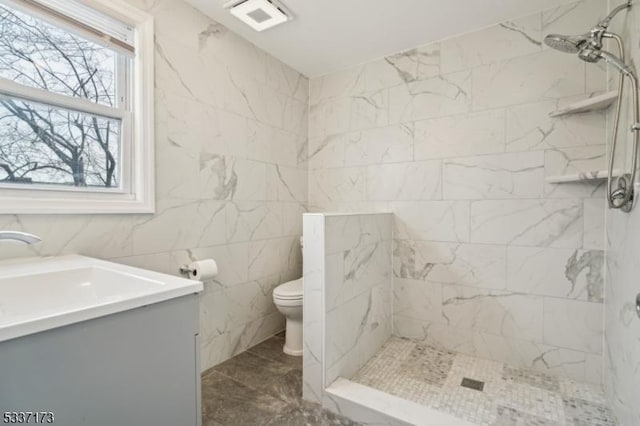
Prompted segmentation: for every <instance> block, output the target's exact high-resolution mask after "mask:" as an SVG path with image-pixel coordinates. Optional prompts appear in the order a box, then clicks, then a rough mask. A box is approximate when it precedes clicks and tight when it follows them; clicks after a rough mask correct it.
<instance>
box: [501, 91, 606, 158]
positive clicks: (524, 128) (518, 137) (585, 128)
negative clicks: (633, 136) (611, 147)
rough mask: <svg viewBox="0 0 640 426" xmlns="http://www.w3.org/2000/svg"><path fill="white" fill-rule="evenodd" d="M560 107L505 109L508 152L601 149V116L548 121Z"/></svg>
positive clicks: (542, 105)
mask: <svg viewBox="0 0 640 426" xmlns="http://www.w3.org/2000/svg"><path fill="white" fill-rule="evenodd" d="M572 100H573V99H572ZM567 102H568V101H567ZM559 103H560V102H559V101H543V102H536V103H531V104H524V105H517V106H513V107H508V108H507V135H506V138H507V144H506V148H507V151H531V150H537V149H550V148H565V147H573V146H585V145H601V144H602V142H603V141H604V140H606V136H605V131H606V126H605V116H604V115H603V114H601V113H587V114H574V115H571V116H568V117H549V113H550V112H552V111H555V110H556V109H558V108H559V107H560V106H559Z"/></svg>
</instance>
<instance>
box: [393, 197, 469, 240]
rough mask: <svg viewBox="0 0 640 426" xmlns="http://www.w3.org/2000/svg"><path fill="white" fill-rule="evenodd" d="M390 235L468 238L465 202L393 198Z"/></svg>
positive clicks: (416, 238) (399, 236)
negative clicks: (393, 223)
mask: <svg viewBox="0 0 640 426" xmlns="http://www.w3.org/2000/svg"><path fill="white" fill-rule="evenodd" d="M389 208H390V210H391V211H393V212H394V215H395V216H394V222H395V228H394V230H395V232H394V236H395V238H398V239H403V240H412V239H415V240H425V241H427V240H431V241H452V242H465V241H469V203H468V202H465V201H394V202H390V203H389Z"/></svg>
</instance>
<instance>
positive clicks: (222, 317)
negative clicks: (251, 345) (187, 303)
mask: <svg viewBox="0 0 640 426" xmlns="http://www.w3.org/2000/svg"><path fill="white" fill-rule="evenodd" d="M270 287H272V286H265V287H262V286H261V285H260V283H258V282H257V281H250V282H248V283H243V284H237V285H235V286H232V287H230V288H227V289H225V290H224V291H213V292H208V293H205V294H203V296H202V298H203V300H202V303H203V304H204V305H205V306H206V308H205V310H204V313H205V315H204V316H203V318H202V320H203V323H204V324H206V328H208V329H209V330H211V331H210V332H209V335H210V336H211V333H216V334H224V333H229V332H231V331H232V330H233V329H234V328H235V327H238V326H240V325H244V324H246V323H248V322H251V321H252V320H253V318H255V317H256V316H260V317H262V316H264V315H266V314H270V313H274V312H276V307H275V305H274V304H273V298H272V296H271V290H272V288H270Z"/></svg>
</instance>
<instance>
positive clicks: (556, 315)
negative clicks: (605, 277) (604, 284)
mask: <svg viewBox="0 0 640 426" xmlns="http://www.w3.org/2000/svg"><path fill="white" fill-rule="evenodd" d="M602 309H603V307H602V304H601V303H591V302H583V301H578V300H567V299H556V298H552V297H545V299H544V343H546V344H548V345H553V346H559V347H563V348H568V349H575V350H579V351H584V352H590V353H594V354H599V353H601V352H602V333H603V324H602Z"/></svg>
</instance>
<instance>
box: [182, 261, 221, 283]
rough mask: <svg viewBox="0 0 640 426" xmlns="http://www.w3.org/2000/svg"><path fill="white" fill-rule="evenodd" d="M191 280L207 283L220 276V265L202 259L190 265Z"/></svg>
mask: <svg viewBox="0 0 640 426" xmlns="http://www.w3.org/2000/svg"><path fill="white" fill-rule="evenodd" d="M189 269H190V271H189V278H190V279H192V280H198V281H205V280H210V279H211V278H213V277H215V276H216V275H218V264H217V263H216V261H215V260H213V259H202V260H198V261H197V262H192V263H190V264H189Z"/></svg>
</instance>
